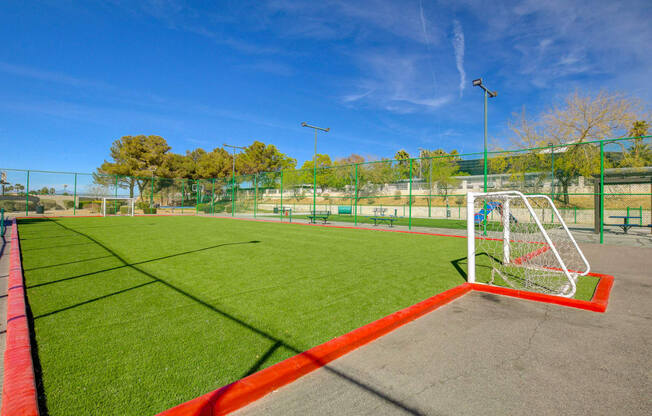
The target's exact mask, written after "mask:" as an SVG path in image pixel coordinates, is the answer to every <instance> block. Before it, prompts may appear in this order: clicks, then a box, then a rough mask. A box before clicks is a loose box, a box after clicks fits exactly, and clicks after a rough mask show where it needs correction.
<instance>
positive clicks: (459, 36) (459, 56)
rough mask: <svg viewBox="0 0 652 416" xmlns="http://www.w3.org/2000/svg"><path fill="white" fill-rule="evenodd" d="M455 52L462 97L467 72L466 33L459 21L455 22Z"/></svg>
mask: <svg viewBox="0 0 652 416" xmlns="http://www.w3.org/2000/svg"><path fill="white" fill-rule="evenodd" d="M453 50H454V51H455V66H456V67H457V72H459V74H460V97H462V95H463V94H464V88H465V87H466V72H465V71H464V32H463V31H462V25H461V24H460V22H459V21H458V20H453Z"/></svg>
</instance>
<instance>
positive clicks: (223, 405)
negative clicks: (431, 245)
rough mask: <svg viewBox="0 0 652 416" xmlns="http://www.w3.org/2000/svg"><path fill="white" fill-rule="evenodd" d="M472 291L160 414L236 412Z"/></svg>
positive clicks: (401, 314) (442, 297) (424, 305)
mask: <svg viewBox="0 0 652 416" xmlns="http://www.w3.org/2000/svg"><path fill="white" fill-rule="evenodd" d="M470 291H471V286H469V285H468V284H466V283H465V284H462V285H460V286H457V287H454V288H453V289H450V290H447V291H445V292H442V293H440V294H438V295H436V296H433V297H431V298H429V299H426V300H424V301H422V302H419V303H417V304H415V305H412V306H410V307H407V308H405V309H403V310H400V311H398V312H395V313H393V314H391V315H388V316H386V317H384V318H381V319H379V320H377V321H374V322H372V323H370V324H367V325H365V326H362V327H360V328H358V329H355V330H353V331H351V332H349V333H348V334H344V335H342V336H340V337H337V338H334V339H332V340H330V341H328V342H326V343H324V344H321V345H318V346H316V347H314V348H311V349H309V350H308V351H305V352H302V353H301V354H298V355H295V356H294V357H291V358H288V359H287V360H284V361H281V362H280V363H278V364H274V365H273V366H271V367H268V368H266V369H264V370H261V371H259V372H257V373H254V374H252V375H250V376H248V377H245V378H243V379H242V380H238V381H236V382H233V383H231V384H229V385H228V386H224V387H222V388H220V389H218V390H215V391H213V392H211V393H208V394H205V395H203V396H200V397H198V398H196V399H193V400H190V401H189V402H186V403H183V404H180V405H179V406H176V407H173V408H171V409H169V410H166V411H164V412H162V413H159V416H181V415H186V416H187V415H194V416H218V415H225V414H228V413H230V412H233V411H234V410H237V409H240V408H242V407H244V406H246V405H247V404H249V403H251V402H253V401H255V400H257V399H259V398H261V397H263V396H265V395H266V394H268V393H271V392H272V391H274V390H276V389H278V388H280V387H282V386H284V385H286V384H288V383H291V382H292V381H294V380H296V379H297V378H299V377H301V376H304V375H306V374H308V373H310V372H311V371H313V370H316V369H318V368H320V367H323V366H324V365H326V364H328V363H329V362H331V361H333V360H334V359H336V358H339V357H341V356H342V355H344V354H346V353H348V352H350V351H352V350H354V349H356V348H358V347H360V346H362V345H365V344H367V343H369V342H371V341H373V340H375V339H376V338H378V337H380V336H382V335H385V334H387V333H389V332H391V331H393V330H394V329H396V328H398V327H400V326H402V325H405V324H406V323H408V322H410V321H413V320H415V319H417V318H418V317H420V316H422V315H424V314H426V313H428V312H431V311H433V310H435V309H437V308H439V307H440V306H442V305H445V304H447V303H449V302H451V301H452V300H454V299H457V298H459V297H461V296H463V295H465V294H466V293H468V292H470Z"/></svg>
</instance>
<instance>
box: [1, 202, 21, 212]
mask: <svg viewBox="0 0 652 416" xmlns="http://www.w3.org/2000/svg"><path fill="white" fill-rule="evenodd" d="M0 208H4V210H5V211H17V209H16V203H15V201H10V200H2V201H0ZM23 208H25V203H23Z"/></svg>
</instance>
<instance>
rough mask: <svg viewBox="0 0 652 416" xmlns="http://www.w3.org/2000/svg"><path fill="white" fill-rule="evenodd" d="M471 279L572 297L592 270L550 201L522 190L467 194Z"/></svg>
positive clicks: (543, 196) (547, 198) (469, 279)
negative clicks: (579, 284) (579, 282)
mask: <svg viewBox="0 0 652 416" xmlns="http://www.w3.org/2000/svg"><path fill="white" fill-rule="evenodd" d="M467 227H468V229H467V232H468V237H469V238H468V267H469V272H468V281H469V282H476V281H477V282H478V283H488V284H495V285H500V286H507V287H511V288H514V289H521V290H529V291H534V292H541V293H546V294H551V295H558V296H564V297H572V296H573V295H574V294H575V291H576V289H577V278H578V276H583V275H586V274H587V273H588V272H589V269H590V266H589V263H588V262H587V260H586V257H584V254H583V253H582V251H581V250H580V248H579V246H578V245H577V242H576V241H575V239H574V238H573V235H572V234H571V233H570V231H569V230H568V227H567V226H566V223H565V222H564V220H563V218H562V217H561V215H560V214H559V211H558V210H557V208H556V207H555V205H554V203H553V202H552V200H551V199H550V198H549V197H548V196H546V195H524V194H522V193H521V192H518V191H503V192H488V193H469V194H468V196H467Z"/></svg>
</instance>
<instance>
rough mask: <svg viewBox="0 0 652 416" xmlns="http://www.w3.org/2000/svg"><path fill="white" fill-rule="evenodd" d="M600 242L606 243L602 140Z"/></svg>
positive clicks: (602, 146)
mask: <svg viewBox="0 0 652 416" xmlns="http://www.w3.org/2000/svg"><path fill="white" fill-rule="evenodd" d="M600 244H604V141H603V140H601V141H600Z"/></svg>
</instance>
